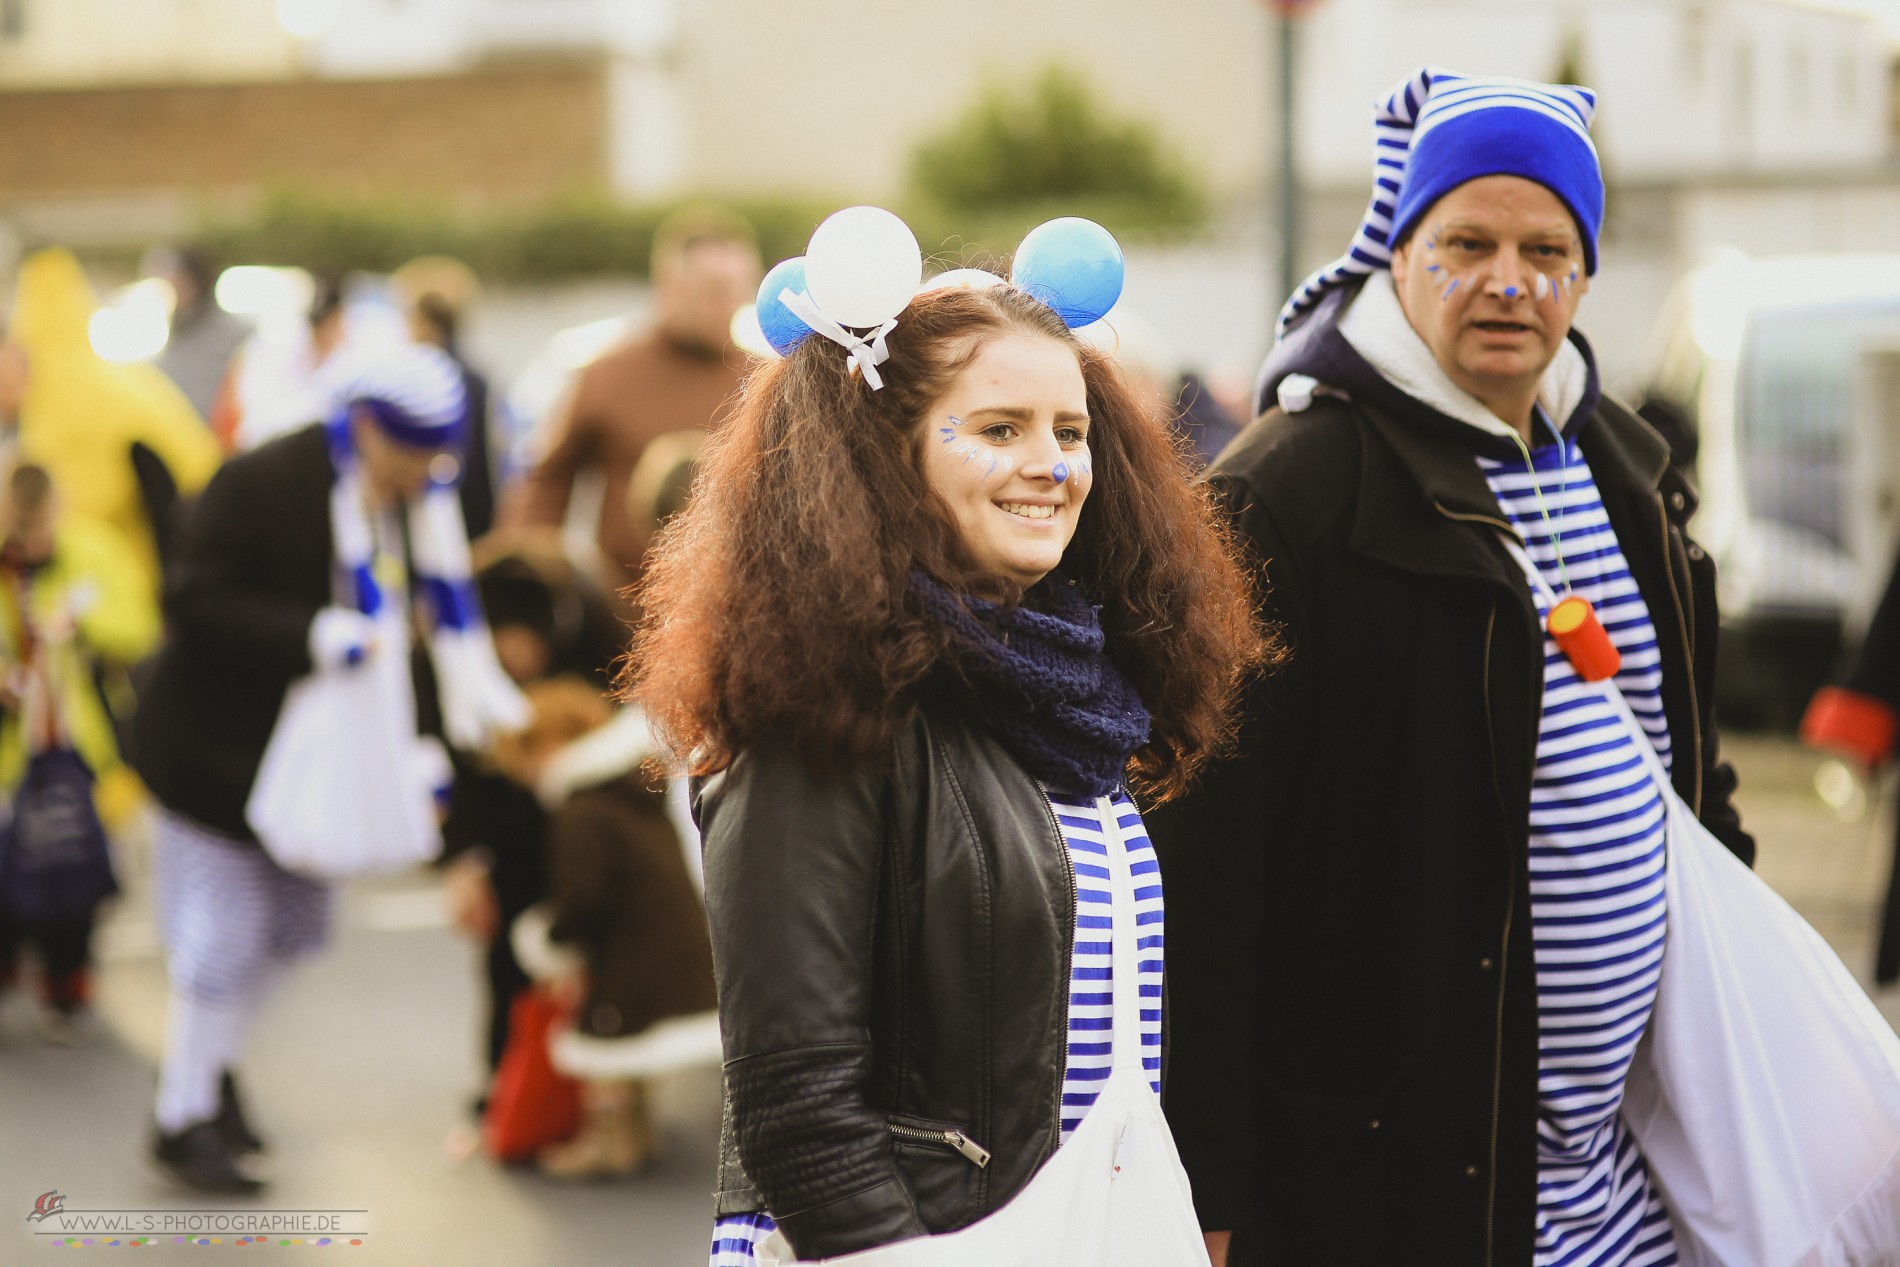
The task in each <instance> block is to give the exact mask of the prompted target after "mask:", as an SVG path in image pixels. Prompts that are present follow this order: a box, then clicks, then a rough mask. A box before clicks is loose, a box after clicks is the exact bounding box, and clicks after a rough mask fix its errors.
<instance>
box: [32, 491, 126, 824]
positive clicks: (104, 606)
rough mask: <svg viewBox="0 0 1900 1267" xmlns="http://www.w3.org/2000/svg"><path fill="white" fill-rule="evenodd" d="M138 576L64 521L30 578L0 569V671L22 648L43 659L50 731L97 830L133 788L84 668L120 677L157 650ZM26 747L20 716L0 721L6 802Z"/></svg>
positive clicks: (115, 553) (120, 549)
mask: <svg viewBox="0 0 1900 1267" xmlns="http://www.w3.org/2000/svg"><path fill="white" fill-rule="evenodd" d="M140 567H141V563H140V560H139V558H138V556H137V555H135V554H134V553H133V552H132V550H131V548H130V546H129V545H128V544H127V543H126V541H125V540H124V538H123V537H121V536H120V535H119V534H118V533H117V532H115V531H114V530H113V529H112V528H110V527H109V526H107V525H105V524H102V523H99V522H96V521H91V520H86V519H80V518H76V517H66V516H62V518H61V520H60V523H59V526H58V528H57V529H56V530H55V534H54V545H53V554H52V558H51V560H50V561H48V562H47V563H45V564H44V565H42V566H40V567H37V568H32V569H19V568H15V567H13V566H10V565H7V564H5V563H0V662H4V664H5V666H6V669H7V672H8V675H9V677H17V676H18V674H17V673H16V670H17V669H18V668H19V667H20V666H21V665H22V664H23V663H24V661H25V659H26V652H25V650H24V648H25V647H26V646H27V645H29V644H30V643H31V644H37V647H36V649H37V651H38V653H39V654H41V655H44V656H46V657H48V661H47V668H48V670H49V672H50V678H51V684H52V688H53V692H54V697H55V700H56V704H57V711H58V716H59V723H60V725H61V726H62V727H63V728H64V731H65V737H66V741H67V742H68V743H70V744H71V745H72V747H73V749H74V751H76V752H77V753H78V754H79V755H80V757H81V758H82V759H84V761H85V762H86V764H87V765H88V766H90V767H91V769H92V773H93V777H94V778H95V779H96V780H97V785H96V789H95V792H94V796H95V799H96V801H97V802H98V806H99V813H100V816H101V817H102V818H103V819H104V820H105V822H106V825H107V827H114V826H116V825H117V824H118V823H119V822H121V821H122V820H123V819H124V818H125V817H126V815H128V814H129V813H130V812H131V810H132V809H133V808H134V807H135V806H136V805H137V803H138V801H139V798H140V795H141V789H140V785H139V782H138V777H137V776H136V775H134V774H133V773H132V771H131V769H130V768H129V767H127V766H126V765H125V764H124V762H123V761H121V760H120V757H119V746H118V743H117V741H116V740H115V739H114V737H113V728H112V719H111V718H110V717H109V716H108V715H107V713H106V706H105V702H104V700H103V699H102V698H101V695H100V691H99V689H98V687H97V686H96V685H95V684H94V678H93V666H94V663H95V662H98V663H102V664H103V665H105V666H106V667H107V668H108V670H110V669H113V668H123V667H124V666H127V665H130V664H133V663H135V662H136V661H138V660H140V659H143V658H144V657H145V656H146V655H147V654H148V653H149V652H150V651H151V650H152V648H153V647H155V646H156V645H157V644H158V638H159V630H160V623H159V613H158V604H157V602H156V601H155V600H154V598H153V592H152V588H151V586H150V585H149V584H148V583H147V581H146V577H145V576H144V575H143V574H142V573H141V571H140ZM23 609H24V610H23ZM23 616H24V617H25V619H22V617H23ZM29 631H30V632H29ZM15 689H16V691H17V690H18V689H19V688H18V687H17V686H16V688H15ZM26 738H27V736H26V734H25V727H24V724H23V719H22V715H21V712H20V710H19V709H18V708H14V709H9V710H8V711H7V712H6V713H5V714H4V716H3V718H0V789H4V790H5V791H6V792H7V793H8V794H10V793H11V792H12V789H13V788H15V787H16V786H18V784H19V782H20V778H21V776H22V775H23V774H24V773H25V772H26V758H27V745H26Z"/></svg>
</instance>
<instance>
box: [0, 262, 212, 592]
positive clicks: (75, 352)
mask: <svg viewBox="0 0 1900 1267" xmlns="http://www.w3.org/2000/svg"><path fill="white" fill-rule="evenodd" d="M94 307H95V300H94V297H93V292H92V286H91V284H90V283H88V282H87V280H86V275H85V273H84V272H83V271H82V270H81V269H80V267H79V261H78V260H76V259H74V258H73V255H72V253H71V252H70V251H65V250H60V249H53V250H45V251H36V252H34V253H33V254H32V255H30V256H28V257H27V258H26V260H25V262H24V263H22V264H21V266H20V285H19V294H18V298H17V301H16V303H15V306H14V311H13V323H12V328H11V337H12V339H13V341H14V342H16V343H18V344H19V345H20V346H21V347H22V348H24V349H25V351H26V355H27V374H28V379H27V386H26V395H25V397H24V399H23V400H22V401H21V405H20V454H21V456H22V457H23V458H24V459H25V460H27V461H30V462H36V463H38V464H40V465H42V466H44V467H45V468H46V469H47V470H48V471H49V472H50V473H51V474H52V476H53V482H54V483H55V484H56V485H57V486H58V487H59V489H60V494H61V496H62V498H63V499H64V500H65V504H66V510H67V514H68V516H69V518H78V517H81V516H83V517H89V518H93V519H98V520H102V521H104V522H105V523H107V524H109V525H111V526H112V527H113V528H115V529H117V530H118V532H119V533H121V534H122V535H123V536H124V537H125V539H126V541H127V542H128V543H129V545H130V547H131V549H132V551H133V558H134V560H135V561H136V566H137V567H138V568H139V570H140V572H141V574H142V576H143V577H144V580H145V584H146V587H147V589H148V591H149V592H151V593H154V594H155V593H157V589H158V560H157V555H156V552H155V550H154V548H153V544H152V531H151V526H150V522H149V521H148V519H147V518H146V513H145V507H144V503H143V501H142V499H141V496H140V493H139V486H138V481H137V479H136V478H135V477H134V475H133V469H132V446H133V444H134V443H140V442H142V443H144V444H145V446H146V447H147V448H149V449H151V450H152V452H153V453H155V454H157V456H158V457H159V459H160V460H161V461H163V462H164V463H165V465H166V467H167V468H168V469H169V470H170V472H171V476H172V479H173V480H174V481H175V482H176V483H177V485H178V491H179V493H180V494H181V495H183V496H190V495H192V494H194V493H196V492H197V491H198V490H199V489H200V488H202V487H204V485H205V483H206V481H208V480H209V479H210V478H211V473H212V472H213V471H215V470H216V469H217V466H218V463H219V461H220V460H221V456H222V455H221V453H220V451H219V448H218V442H217V439H216V437H214V436H213V435H212V434H211V431H210V429H209V428H208V427H206V426H205V424H204V422H203V420H201V419H200V418H199V417H198V415H197V413H196V412H195V411H193V409H192V407H191V403H190V402H189V401H187V400H186V399H185V397H184V394H183V393H182V392H180V391H179V390H178V388H177V387H175V386H173V385H172V382H171V380H170V379H168V378H166V377H165V375H164V374H163V373H161V372H160V371H159V370H158V369H157V368H156V367H154V366H151V365H144V364H125V365H122V364H117V363H114V362H112V361H107V360H105V359H103V358H101V357H100V356H99V354H98V353H96V352H94V351H93V350H92V343H91V339H90V337H89V334H88V329H87V327H88V323H89V322H90V321H91V319H92V313H93V308H94Z"/></svg>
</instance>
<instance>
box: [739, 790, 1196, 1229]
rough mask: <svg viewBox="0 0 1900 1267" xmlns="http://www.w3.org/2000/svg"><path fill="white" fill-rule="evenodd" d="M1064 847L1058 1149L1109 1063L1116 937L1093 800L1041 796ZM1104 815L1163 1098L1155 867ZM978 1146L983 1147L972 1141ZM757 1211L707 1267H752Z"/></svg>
mask: <svg viewBox="0 0 1900 1267" xmlns="http://www.w3.org/2000/svg"><path fill="white" fill-rule="evenodd" d="M1049 808H1050V811H1051V812H1052V813H1054V815H1055V818H1056V825H1057V826H1058V827H1060V828H1061V829H1062V843H1063V844H1064V845H1065V846H1067V848H1068V851H1069V863H1070V865H1071V866H1072V867H1073V868H1074V870H1075V898H1076V901H1075V951H1074V954H1073V956H1072V957H1071V958H1070V960H1069V1051H1068V1060H1067V1064H1066V1066H1065V1067H1064V1069H1063V1074H1062V1138H1063V1139H1064V1140H1065V1141H1066V1140H1067V1139H1068V1138H1069V1136H1070V1135H1072V1134H1074V1132H1075V1128H1076V1127H1078V1126H1080V1125H1081V1124H1082V1119H1083V1118H1084V1117H1086V1116H1087V1115H1088V1111H1089V1109H1090V1108H1092V1107H1094V1104H1095V1101H1096V1099H1097V1097H1099V1096H1100V1095H1101V1092H1102V1086H1103V1084H1104V1083H1106V1082H1107V1081H1108V1075H1109V1070H1110V1068H1111V1067H1112V1066H1113V1064H1114V1053H1113V1050H1112V1049H1113V1046H1114V1043H1113V1034H1114V1016H1115V1006H1114V1003H1115V1000H1114V994H1113V984H1112V978H1113V975H1114V972H1113V968H1112V962H1113V959H1114V953H1113V949H1112V946H1111V939H1110V934H1111V932H1112V931H1113V929H1114V910H1113V903H1112V900H1111V898H1110V894H1109V883H1108V880H1109V872H1108V856H1109V855H1108V850H1109V844H1108V841H1109V837H1110V832H1109V830H1108V823H1107V821H1106V820H1105V817H1104V815H1103V812H1102V806H1101V803H1100V802H1099V801H1094V800H1089V799H1086V798H1083V797H1075V796H1065V795H1054V794H1052V795H1051V796H1050V798H1049ZM1110 808H1111V810H1112V812H1113V813H1114V814H1115V820H1116V825H1117V826H1118V827H1119V828H1120V829H1121V836H1122V839H1123V840H1124V842H1125V845H1124V847H1125V849H1126V850H1127V853H1128V863H1129V869H1130V871H1131V872H1132V873H1133V875H1134V879H1135V928H1136V941H1135V946H1136V950H1137V951H1138V952H1139V954H1140V956H1141V958H1140V961H1139V964H1140V966H1139V973H1140V980H1139V994H1140V998H1141V1046H1142V1062H1141V1063H1142V1068H1144V1069H1147V1070H1151V1071H1152V1072H1153V1075H1154V1076H1153V1079H1152V1082H1153V1086H1154V1089H1155V1094H1156V1095H1159V1094H1161V969H1162V923H1163V921H1162V902H1161V868H1160V865H1159V863H1157V862H1156V860H1155V851H1154V845H1153V844H1152V843H1150V842H1149V840H1148V831H1147V828H1146V827H1144V826H1143V825H1142V821H1141V813H1140V811H1138V810H1137V809H1136V808H1135V806H1134V803H1133V802H1132V801H1130V800H1129V799H1128V797H1127V795H1126V794H1124V793H1121V792H1117V793H1116V794H1115V796H1114V797H1113V798H1112V801H1111V804H1110ZM978 1142H979V1143H981V1142H982V1141H980V1140H979V1141H978ZM772 1230H773V1223H772V1220H771V1217H770V1216H768V1215H766V1214H764V1213H756V1214H732V1215H727V1216H725V1217H724V1218H721V1219H720V1220H718V1222H717V1223H715V1224H714V1226H713V1243H712V1260H711V1264H710V1267H755V1264H756V1263H757V1253H756V1247H757V1245H758V1243H759V1242H760V1241H762V1240H764V1239H765V1238H766V1237H767V1236H769V1235H770V1234H771V1232H772Z"/></svg>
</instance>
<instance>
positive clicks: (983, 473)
mask: <svg viewBox="0 0 1900 1267" xmlns="http://www.w3.org/2000/svg"><path fill="white" fill-rule="evenodd" d="M1088 438H1089V415H1088V389H1087V387H1086V386H1085V385H1084V384H1083V381H1082V366H1081V363H1080V362H1079V361H1077V360H1076V355H1075V350H1074V349H1073V348H1070V347H1068V346H1066V345H1064V344H1062V343H1060V342H1058V341H1056V340H1055V339H1051V338H1047V337H1044V336H1041V335H1033V334H1003V335H997V336H995V337H993V338H990V339H987V340H985V341H984V342H983V343H982V345H981V346H980V347H978V349H977V352H976V355H975V356H974V357H973V358H972V359H971V360H970V363H969V364H968V365H966V366H965V367H964V368H963V370H962V372H961V373H959V374H958V375H957V377H956V379H955V380H954V381H953V382H952V383H951V384H950V386H949V388H948V389H946V390H945V391H944V393H943V394H942V395H941V396H939V397H938V398H937V399H936V400H935V401H933V402H931V405H930V407H929V408H928V409H927V410H925V412H924V427H923V435H922V444H923V467H924V479H925V481H926V482H928V483H929V485H930V488H931V491H932V492H934V493H936V494H937V496H938V497H940V498H942V499H943V502H944V504H945V505H947V506H948V507H949V508H950V513H951V516H952V517H953V519H954V521H955V523H956V527H957V531H958V533H959V534H960V535H961V536H962V538H963V546H964V549H965V550H966V551H967V552H968V554H969V556H970V560H971V562H972V563H974V564H975V565H976V566H977V567H979V568H981V569H983V570H984V571H987V572H989V573H991V574H992V575H995V576H997V577H1002V578H1007V579H1009V580H1012V581H1015V582H1016V583H1017V584H1019V585H1024V586H1028V585H1033V584H1035V583H1036V582H1037V581H1039V580H1041V579H1042V578H1043V577H1044V576H1046V575H1048V574H1049V573H1050V572H1051V571H1053V570H1054V569H1055V567H1056V565H1057V564H1058V563H1060V562H1061V561H1062V552H1063V551H1064V550H1066V549H1067V548H1068V545H1069V541H1070V539H1071V538H1073V537H1074V536H1075V526H1076V520H1077V517H1078V516H1079V515H1080V514H1081V512H1082V503H1083V501H1084V500H1085V499H1086V498H1087V497H1088V495H1089V488H1090V487H1091V486H1092V485H1093V483H1094V480H1095V472H1094V466H1093V460H1092V458H1091V457H1090V454H1089V447H1088Z"/></svg>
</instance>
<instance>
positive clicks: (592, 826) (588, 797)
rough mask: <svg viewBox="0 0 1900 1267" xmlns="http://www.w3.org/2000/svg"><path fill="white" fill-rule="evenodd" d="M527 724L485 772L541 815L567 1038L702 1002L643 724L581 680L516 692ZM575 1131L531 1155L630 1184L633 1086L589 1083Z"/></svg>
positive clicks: (636, 1156)
mask: <svg viewBox="0 0 1900 1267" xmlns="http://www.w3.org/2000/svg"><path fill="white" fill-rule="evenodd" d="M527 693H528V698H529V700H530V702H531V703H532V705H533V708H534V718H533V721H532V722H531V723H530V724H529V727H528V729H527V730H526V731H524V732H523V733H521V734H519V735H515V736H509V737H507V738H504V739H502V740H498V741H497V744H496V750H495V753H494V756H495V761H496V764H497V765H499V766H500V767H501V768H502V769H503V770H504V771H506V772H507V773H508V774H509V775H510V777H512V778H514V779H516V780H518V781H519V782H520V783H522V784H523V785H524V786H528V787H532V788H534V789H535V790H536V792H537V793H538V794H539V796H540V798H541V801H542V804H543V805H545V806H546V807H547V809H548V813H549V819H548V833H547V859H548V879H549V896H548V901H547V914H548V918H549V921H550V927H549V930H548V937H549V939H550V940H551V941H552V942H554V943H555V944H556V946H566V947H570V948H572V949H573V950H574V951H577V952H578V953H579V957H580V962H581V963H582V964H583V965H584V969H583V970H582V971H580V972H579V973H578V974H570V975H568V976H567V977H566V978H565V979H564V980H563V981H561V982H560V983H558V985H557V987H556V988H557V989H559V990H560V991H562V992H563V994H564V995H565V996H566V997H567V998H568V999H570V1000H571V1002H572V1003H573V1004H574V1007H575V1027H576V1029H578V1030H579V1032H580V1033H582V1034H584V1035H588V1036H591V1037H593V1038H600V1039H615V1038H630V1037H633V1036H634V1035H637V1034H640V1033H641V1032H643V1031H645V1030H646V1029H647V1028H648V1027H650V1026H652V1025H653V1024H655V1023H656V1022H659V1021H663V1020H666V1019H668V1018H670V1017H675V1016H687V1015H691V1014H693V1013H697V1012H705V1011H708V1010H709V1009H711V1008H712V1007H713V1006H714V1004H715V992H714V988H713V973H712V946H711V942H710V939H709V936H708V934H707V929H706V916H705V911H704V909H703V907H702V906H701V903H700V899H699V894H698V891H697V890H696V889H695V887H694V885H693V882H692V880H691V878H690V876H689V874H688V872H687V866H686V859H685V857H684V855H683V853H682V851H681V847H680V840H679V836H678V834H677V833H676V832H675V831H674V829H673V826H672V823H671V822H670V821H669V819H668V818H667V814H666V793H665V782H664V780H663V779H656V778H654V777H653V776H652V774H651V773H650V771H649V770H647V769H646V768H645V767H646V762H647V761H648V760H649V759H650V758H651V756H652V755H653V747H652V743H651V740H650V738H649V736H648V733H647V728H646V724H645V721H644V719H643V718H642V717H641V716H640V715H639V714H638V713H637V712H632V711H621V712H618V713H616V712H615V710H614V709H613V707H612V706H611V705H610V704H608V702H607V701H606V699H605V698H603V696H602V695H601V692H600V690H599V688H598V687H597V686H596V685H595V684H593V683H592V682H589V681H586V680H584V679H581V678H574V677H563V678H555V679H551V680H548V681H544V682H538V683H535V684H533V685H531V686H530V687H529V688H528V692H527ZM582 1106H583V1109H584V1114H585V1116H584V1119H583V1123H582V1126H581V1130H580V1133H579V1134H578V1135H576V1136H575V1137H574V1138H573V1139H571V1140H568V1141H567V1142H565V1143H563V1144H558V1145H555V1146H553V1147H551V1148H548V1149H545V1150H543V1152H542V1154H541V1156H540V1159H539V1160H540V1165H541V1169H542V1170H543V1171H544V1172H545V1173H547V1174H550V1175H554V1176H557V1177H561V1178H592V1177H602V1176H608V1175H625V1174H631V1173H633V1172H634V1171H636V1170H638V1169H639V1168H640V1167H641V1166H642V1165H644V1164H645V1162H646V1160H647V1158H648V1157H649V1156H650V1155H651V1153H652V1150H653V1143H654V1140H653V1133H652V1126H651V1121H650V1118H649V1114H648V1104H647V1092H646V1087H645V1085H644V1084H643V1083H641V1082H638V1081H634V1080H626V1079H621V1080H599V1081H588V1082H587V1083H585V1085H584V1089H583V1093H582Z"/></svg>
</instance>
